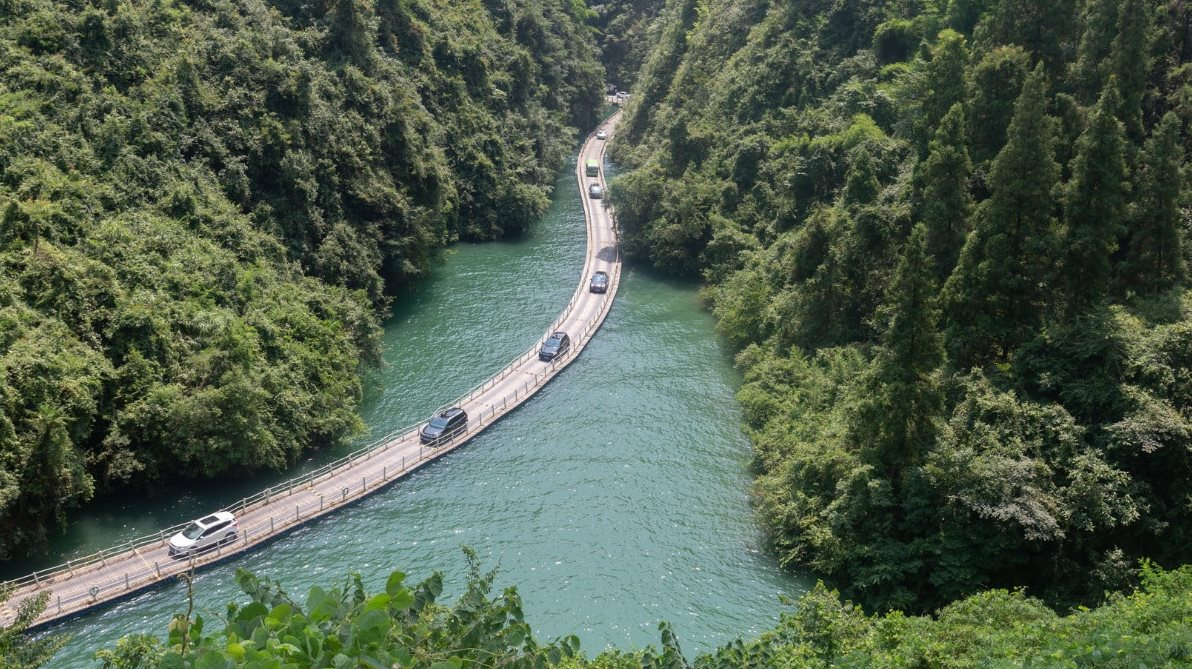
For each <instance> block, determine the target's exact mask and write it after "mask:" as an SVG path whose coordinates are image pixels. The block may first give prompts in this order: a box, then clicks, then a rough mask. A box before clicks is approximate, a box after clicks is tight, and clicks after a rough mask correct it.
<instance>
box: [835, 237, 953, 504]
mask: <svg viewBox="0 0 1192 669" xmlns="http://www.w3.org/2000/svg"><path fill="white" fill-rule="evenodd" d="M932 272H933V267H932V262H931V258H930V257H929V256H928V254H927V227H926V226H924V225H923V224H922V223H920V224H919V225H917V226H915V228H914V230H913V231H912V232H911V236H910V239H908V240H907V242H906V247H905V248H904V250H903V255H902V259H901V260H900V261H899V263H898V268H897V269H896V270H895V272H894V281H893V282H892V283H891V284H890V289H889V292H887V294H886V300H885V304H884V305H883V306H882V308H881V312H880V313H881V314H882V315H883V316H884V317H885V318H886V319H888V320H887V323H888V327H887V328H886V332H885V334H884V335H883V337H882V346H881V348H880V349H879V351H878V354H877V357H876V359H875V360H874V363H873V367H872V368H871V371H870V375H869V377H868V378H867V380H866V387H867V388H866V389H867V392H866V393H865V399H864V400H863V401H862V402H861V406H860V407H859V408H858V411H857V413H856V418H855V420H854V423H853V425H852V426H851V431H852V435H853V439H854V440H855V443H858V444H860V445H861V448H862V454H863V457H864V458H865V459H866V460H867V461H868V462H869V463H870V464H872V465H873V466H874V467H875V468H877V470H878V471H879V472H881V473H882V475H883V476H885V477H886V478H888V479H890V480H891V481H894V482H897V481H898V480H899V479H900V478H901V476H900V474H901V472H904V471H906V470H907V469H908V468H911V467H915V466H917V465H918V464H920V463H921V462H922V461H923V457H924V454H926V453H927V451H928V450H930V448H931V446H932V443H933V442H934V439H935V433H936V421H937V419H938V418H939V416H940V415H941V413H942V412H943V395H942V393H941V392H940V388H939V383H938V379H937V376H936V370H937V369H939V367H940V365H941V364H942V363H943V359H944V350H943V345H942V343H941V341H940V336H939V331H938V329H937V328H938V325H939V313H938V309H937V306H936V285H937V284H936V283H935V280H934V278H933V274H932Z"/></svg>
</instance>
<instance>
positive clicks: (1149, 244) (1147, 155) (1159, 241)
mask: <svg viewBox="0 0 1192 669" xmlns="http://www.w3.org/2000/svg"><path fill="white" fill-rule="evenodd" d="M1182 162H1183V146H1182V145H1181V143H1180V119H1179V117H1178V116H1176V115H1175V113H1174V112H1168V113H1167V115H1166V116H1164V117H1163V120H1162V121H1161V122H1160V123H1159V125H1158V126H1156V128H1155V130H1154V131H1153V132H1152V133H1151V137H1150V139H1148V140H1147V142H1146V146H1145V148H1144V149H1143V152H1142V158H1141V164H1140V167H1139V170H1138V175H1137V176H1138V178H1137V180H1136V183H1137V184H1138V200H1137V203H1138V204H1137V206H1136V208H1135V210H1134V216H1133V217H1132V218H1133V221H1134V226H1133V227H1134V230H1133V237H1132V238H1131V240H1130V253H1129V256H1128V257H1127V260H1126V267H1125V271H1124V274H1125V279H1126V281H1127V282H1129V283H1130V284H1132V285H1134V286H1136V287H1138V288H1140V289H1142V290H1147V291H1153V290H1163V289H1166V288H1169V287H1171V286H1172V285H1174V284H1177V283H1180V282H1182V281H1183V280H1184V273H1185V267H1184V255H1183V250H1182V244H1183V239H1182V236H1181V234H1180V188H1181V186H1182V185H1183V183H1184V180H1183V178H1182V175H1181V163H1182Z"/></svg>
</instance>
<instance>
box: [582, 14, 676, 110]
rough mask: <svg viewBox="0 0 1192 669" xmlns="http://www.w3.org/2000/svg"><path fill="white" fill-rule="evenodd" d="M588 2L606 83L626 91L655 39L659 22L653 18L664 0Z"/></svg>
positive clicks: (630, 86) (631, 85)
mask: <svg viewBox="0 0 1192 669" xmlns="http://www.w3.org/2000/svg"><path fill="white" fill-rule="evenodd" d="M590 4H591V6H592V12H593V13H594V14H595V19H594V21H593V25H594V26H595V28H596V30H597V31H598V37H597V41H598V43H599V46H600V62H601V63H603V64H604V69H605V72H606V75H607V80H608V83H611V84H613V85H615V86H617V87H618V88H619V89H621V90H628V89H630V88H632V87H633V81H634V79H635V78H636V77H637V73H638V71H639V70H640V69H641V66H642V61H643V60H644V59H645V57H646V54H648V53H649V51H650V45H651V44H653V43H654V41H655V40H656V39H657V30H658V28H659V27H660V24H659V22H658V21H657V20H656V19H657V18H658V14H659V12H660V11H661V10H662V6H663V5H664V4H665V3H664V0H604V1H603V2H592V3H590Z"/></svg>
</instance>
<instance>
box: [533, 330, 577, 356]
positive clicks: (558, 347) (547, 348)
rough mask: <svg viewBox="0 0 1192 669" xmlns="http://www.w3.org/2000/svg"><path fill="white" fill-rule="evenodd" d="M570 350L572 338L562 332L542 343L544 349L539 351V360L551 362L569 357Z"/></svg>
mask: <svg viewBox="0 0 1192 669" xmlns="http://www.w3.org/2000/svg"><path fill="white" fill-rule="evenodd" d="M570 350H571V337H568V336H567V333H566V332H563V331H562V330H560V331H558V332H556V333H554V334H552V335H551V336H549V337H547V338H546V341H544V342H542V348H540V349H538V359H539V360H541V361H543V362H550V361H551V360H554V359H556V358H561V357H563V356H564V355H567V351H570Z"/></svg>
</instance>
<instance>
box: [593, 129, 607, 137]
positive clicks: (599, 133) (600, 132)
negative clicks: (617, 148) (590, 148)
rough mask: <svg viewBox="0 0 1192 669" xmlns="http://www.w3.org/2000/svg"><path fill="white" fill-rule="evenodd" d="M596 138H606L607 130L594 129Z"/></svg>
mask: <svg viewBox="0 0 1192 669" xmlns="http://www.w3.org/2000/svg"><path fill="white" fill-rule="evenodd" d="M596 139H608V131H607V130H597V131H596Z"/></svg>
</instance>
